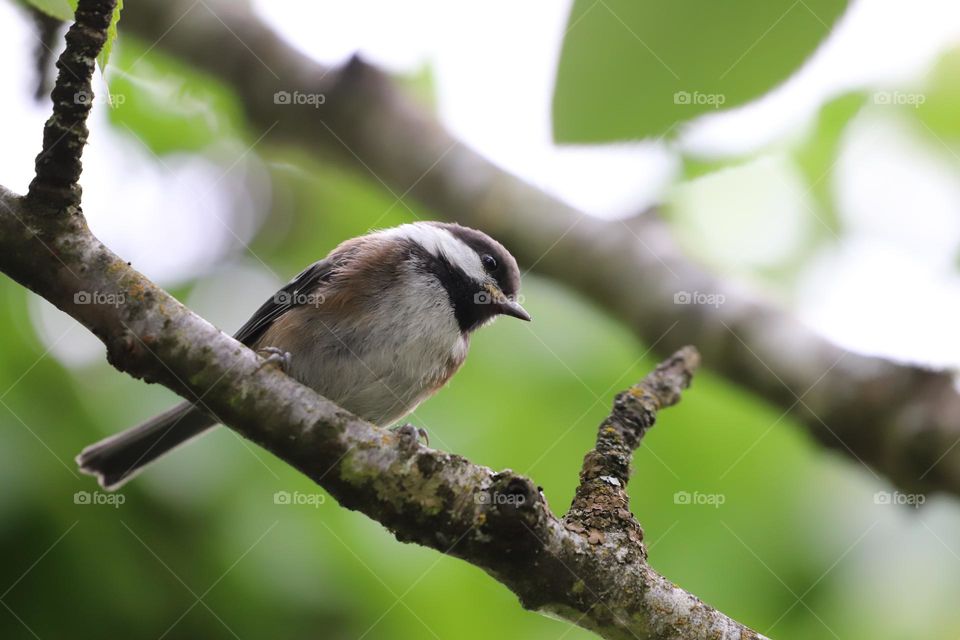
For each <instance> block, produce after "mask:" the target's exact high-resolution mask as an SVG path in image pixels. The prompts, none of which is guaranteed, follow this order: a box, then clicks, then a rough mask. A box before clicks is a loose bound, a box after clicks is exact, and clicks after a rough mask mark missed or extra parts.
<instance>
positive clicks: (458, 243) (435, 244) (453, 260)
mask: <svg viewBox="0 0 960 640" xmlns="http://www.w3.org/2000/svg"><path fill="white" fill-rule="evenodd" d="M382 233H384V234H385V235H386V236H388V237H403V238H409V239H410V240H413V241H415V242H417V243H419V244H420V246H422V247H423V248H424V249H426V250H427V251H429V252H430V253H432V254H433V255H435V256H440V255H443V256H444V257H446V259H447V260H448V261H449V262H450V264H452V265H453V266H455V267H458V268H459V269H461V270H462V271H463V272H464V273H466V274H467V276H468V277H470V278H472V279H473V280H476V281H477V282H483V281H485V280H487V272H486V270H485V269H484V268H483V263H482V262H480V256H478V255H477V252H476V251H474V250H473V249H471V248H470V247H469V246H467V244H466V243H465V242H463V241H462V240H460V239H459V238H457V237H456V236H454V235H453V234H452V233H450V232H449V231H447V230H446V229H443V228H441V227H438V226H436V225H432V224H429V223H423V222H414V223H412V224H403V225H400V226H399V227H394V228H393V229H387V230H386V231H383V232H382Z"/></svg>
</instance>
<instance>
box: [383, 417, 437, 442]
mask: <svg viewBox="0 0 960 640" xmlns="http://www.w3.org/2000/svg"><path fill="white" fill-rule="evenodd" d="M390 431H393V432H394V433H396V434H397V435H398V436H400V437H402V438H408V439H409V441H410V442H420V441H421V440H423V444H425V445H428V446H429V444H430V435H429V434H428V433H427V430H426V429H424V428H423V427H415V426H413V425H412V424H410V423H409V422H408V423H406V424H399V425H397V426H395V427H392V428H391V429H390Z"/></svg>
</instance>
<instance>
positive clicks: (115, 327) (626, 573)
mask: <svg viewBox="0 0 960 640" xmlns="http://www.w3.org/2000/svg"><path fill="white" fill-rule="evenodd" d="M112 9H113V3H112V2H111V1H110V0H80V4H79V8H78V11H77V23H76V24H75V25H74V27H72V28H71V30H70V33H72V34H74V35H73V36H70V35H68V37H67V50H66V51H65V52H64V54H63V56H61V62H64V64H62V65H60V75H59V77H58V79H57V86H56V87H55V89H54V91H53V98H54V101H53V102H54V108H53V116H52V117H51V119H50V121H49V122H48V123H47V127H46V128H45V132H52V131H56V132H59V133H61V134H62V135H60V136H54V135H45V136H44V147H43V152H42V153H41V156H40V158H39V159H38V162H37V174H36V178H35V180H34V181H33V183H32V184H31V187H30V192H29V194H28V195H27V196H18V195H16V194H13V193H11V192H9V191H8V190H6V189H4V188H3V187H0V270H2V271H3V272H4V273H6V274H7V275H8V276H10V277H11V278H13V279H14V280H16V281H17V282H19V283H21V284H22V285H24V286H26V287H29V288H30V289H31V290H33V291H34V292H36V293H37V294H39V295H41V296H43V297H45V298H46V299H47V300H49V301H50V302H52V303H53V304H55V305H56V306H57V307H59V308H60V309H62V310H64V311H65V312H67V313H69V314H70V315H72V316H73V317H74V318H76V319H77V320H79V321H80V322H81V323H83V324H84V325H85V326H86V327H88V328H89V329H90V330H91V331H93V332H94V333H95V334H96V335H97V336H98V337H99V338H100V339H101V340H102V341H103V342H104V344H105V345H106V347H107V355H108V359H109V360H110V362H111V363H112V364H113V365H114V366H115V367H117V368H118V369H119V370H121V371H125V372H127V373H129V374H130V375H133V376H135V377H138V378H143V379H146V380H150V381H155V382H159V383H161V384H164V385H165V386H167V387H169V388H170V389H172V390H174V391H176V392H177V393H179V394H181V395H182V396H183V397H185V398H187V399H190V400H194V401H197V400H198V399H199V398H200V396H203V402H202V405H203V406H204V407H205V408H206V409H207V410H208V411H210V412H211V413H213V414H214V415H215V416H217V417H218V418H219V419H220V420H222V421H223V422H224V423H225V424H227V425H228V426H230V427H231V428H233V429H235V430H236V431H237V432H239V433H240V434H242V435H243V436H245V437H247V438H249V439H251V440H253V441H254V442H256V443H258V444H260V445H261V446H263V447H264V448H266V449H267V450H269V451H271V452H272V453H274V454H275V455H277V456H278V457H279V458H281V459H283V460H284V461H286V462H287V463H288V464H290V465H291V466H293V467H295V468H296V469H298V470H300V471H301V472H303V473H304V474H305V475H307V476H309V477H310V478H312V479H313V480H315V481H316V482H317V483H318V484H319V485H321V486H323V487H324V488H325V489H327V490H328V491H329V492H330V493H331V495H333V496H334V497H335V498H336V499H337V500H338V502H339V503H340V504H342V505H343V506H345V507H347V508H350V509H356V510H358V511H361V512H363V513H365V514H366V515H368V516H370V517H371V518H373V519H375V520H377V521H379V522H380V523H382V524H383V525H384V526H386V527H387V528H388V529H389V530H390V531H392V532H393V533H394V534H395V535H396V536H397V538H398V539H399V540H401V541H406V542H416V543H419V544H422V545H424V546H428V547H431V548H434V549H437V550H438V551H441V552H443V553H448V554H451V555H454V556H457V557H460V558H463V559H464V560H466V561H468V562H471V563H472V564H475V565H476V566H478V567H481V568H483V569H484V570H486V571H487V572H488V573H489V574H490V575H491V576H493V577H494V578H496V579H497V580H499V581H500V582H502V583H503V584H505V585H506V586H507V587H509V588H510V589H511V590H513V592H514V593H516V594H517V595H518V596H519V597H520V600H521V602H522V603H523V604H524V606H525V607H527V608H530V609H535V610H539V611H542V612H545V613H549V614H551V615H555V616H559V617H561V618H564V619H566V620H569V621H571V622H573V623H574V624H578V625H580V626H583V627H585V628H587V629H591V630H593V631H595V632H596V633H598V634H599V635H601V636H603V637H605V638H618V639H619V638H641V639H643V638H658V639H659V638H662V639H678V640H679V639H681V638H683V639H691V638H695V639H704V640H706V639H707V638H730V639H733V638H760V637H761V636H759V635H758V634H757V633H755V632H753V631H751V630H750V629H748V628H746V627H744V626H743V625H741V624H739V623H737V622H735V621H733V620H731V619H730V618H728V617H726V616H725V615H723V614H722V613H720V612H718V611H717V610H715V609H713V608H711V607H709V606H707V605H705V604H703V603H702V602H701V601H700V600H698V599H697V598H696V597H695V596H693V595H691V594H689V593H687V592H685V591H683V590H682V589H680V588H678V587H676V586H675V585H673V584H671V583H670V582H669V581H668V580H667V579H666V578H664V577H663V576H660V575H659V574H657V573H656V572H655V571H654V570H653V569H652V568H650V566H649V565H648V564H647V563H646V554H645V552H644V550H643V546H642V529H641V528H640V525H639V524H638V523H637V522H636V521H635V520H634V518H633V516H632V515H631V514H630V512H629V509H628V505H627V496H626V493H625V489H626V483H627V479H628V475H629V473H628V470H629V465H630V460H631V458H632V455H633V451H634V449H635V448H636V447H637V445H638V444H639V442H640V439H641V438H642V437H643V434H644V433H645V432H646V430H647V429H649V428H650V427H651V426H652V424H653V420H654V418H655V416H656V413H657V411H658V410H659V409H660V408H661V407H665V406H669V405H671V404H673V403H675V402H676V401H677V400H678V399H679V395H680V391H681V389H683V388H685V387H686V386H687V385H688V384H689V381H690V378H691V376H692V374H693V370H694V369H695V368H696V366H697V364H698V361H699V356H698V354H697V352H696V351H695V350H694V349H693V348H690V347H688V348H685V349H683V350H681V351H679V352H678V353H677V354H675V355H674V356H673V357H671V358H670V359H669V360H667V361H666V362H665V363H664V364H662V365H661V366H660V367H658V368H657V369H656V370H655V371H654V372H653V373H651V374H650V375H649V376H648V377H647V378H645V379H644V381H643V382H641V383H640V384H639V385H638V386H636V387H634V388H632V389H630V390H628V391H626V392H624V393H622V394H621V395H620V396H618V398H617V401H616V404H615V406H614V411H613V413H612V414H611V415H610V417H609V418H608V419H607V420H606V421H604V423H603V424H602V425H601V427H600V431H599V434H598V439H597V446H596V450H595V451H592V452H591V453H589V454H588V455H587V457H586V459H585V462H584V470H583V474H582V483H581V487H580V489H579V490H578V491H577V498H576V500H575V502H574V508H572V509H571V512H570V515H569V516H568V518H566V519H564V520H561V519H558V518H557V517H556V516H554V515H553V513H552V512H551V511H550V509H549V508H548V506H547V503H546V500H545V498H544V497H543V495H542V494H541V492H540V490H539V488H538V487H537V486H536V485H535V484H534V483H533V482H532V481H531V480H530V479H528V478H525V477H523V476H520V475H518V474H515V473H513V472H512V471H509V470H507V471H502V472H497V473H495V472H493V471H492V470H490V469H488V468H486V467H483V466H479V465H476V464H473V463H471V462H469V461H468V460H466V459H464V458H462V457H460V456H456V455H452V454H448V453H444V452H441V451H437V450H434V449H430V448H428V447H426V446H424V445H422V444H421V443H420V442H419V441H418V439H417V436H416V434H415V433H414V432H413V430H409V431H400V432H396V433H394V432H390V431H385V430H383V429H380V428H378V427H375V426H373V425H371V424H368V423H366V422H363V421H361V420H359V419H358V418H356V417H354V416H352V415H350V414H349V413H347V412H346V411H344V410H343V409H341V408H340V407H337V406H336V405H334V404H333V403H331V402H330V401H328V400H326V399H324V398H322V397H320V396H319V395H317V394H316V393H315V392H313V391H312V390H310V389H308V388H306V387H304V386H302V385H300V384H299V383H297V382H296V381H294V380H293V379H292V378H289V377H288V376H286V375H284V374H283V373H282V372H281V371H280V370H278V369H276V368H274V367H271V366H264V361H263V360H261V359H260V358H259V357H258V356H257V355H256V354H254V353H253V352H252V351H250V350H249V349H247V348H246V347H244V346H243V345H241V344H240V343H238V342H236V341H235V340H234V339H233V338H231V337H229V336H227V335H225V334H223V333H222V332H220V331H218V330H217V329H216V328H215V327H213V326H212V325H210V324H209V323H208V322H206V321H205V320H203V319H202V318H200V317H198V316H196V315H195V314H193V313H192V312H190V311H189V310H188V309H187V308H186V307H184V306H183V305H182V304H180V303H179V302H177V301H176V300H175V299H173V298H172V297H171V296H170V295H169V294H167V293H166V292H165V291H163V290H162V289H160V288H159V287H157V286H156V285H154V284H153V283H152V282H150V281H149V280H147V279H146V278H145V277H144V276H143V275H141V274H140V273H138V272H137V271H136V270H134V269H133V268H131V267H130V265H129V264H128V263H126V262H124V261H123V260H122V259H121V258H119V257H118V256H116V255H115V254H114V253H112V252H111V251H110V250H109V249H108V248H107V247H106V246H104V245H103V244H102V243H101V242H100V241H99V240H98V239H97V238H96V237H95V236H94V235H93V234H92V233H91V232H90V231H89V229H88V228H87V226H86V223H85V221H84V218H83V215H82V213H81V210H80V206H79V205H80V188H79V184H78V179H79V176H80V154H81V151H82V147H83V144H84V143H85V142H86V129H85V124H84V122H85V118H86V115H87V111H88V109H87V108H80V107H86V106H88V105H78V104H77V103H76V102H73V101H71V100H68V99H67V94H68V93H69V91H74V90H82V91H89V89H90V77H91V74H92V72H93V61H94V59H95V57H96V55H97V52H98V51H99V49H100V46H101V45H102V42H103V32H104V31H105V30H106V28H107V24H108V22H109V16H110V13H111V12H112ZM67 76H70V77H69V78H68V77H67ZM90 95H92V93H91V94H90Z"/></svg>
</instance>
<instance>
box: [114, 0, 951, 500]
mask: <svg viewBox="0 0 960 640" xmlns="http://www.w3.org/2000/svg"><path fill="white" fill-rule="evenodd" d="M189 6H190V4H189V3H188V2H183V1H163V2H161V1H159V0H144V1H143V2H138V3H135V4H134V5H132V6H131V7H130V8H129V10H128V11H127V12H126V14H125V18H124V26H125V27H126V28H127V29H129V30H130V31H131V32H133V33H136V34H137V35H140V36H142V37H143V38H146V39H148V40H150V41H151V42H152V41H155V40H157V39H159V45H158V46H159V47H160V48H163V49H165V50H166V51H168V52H170V53H172V54H174V55H176V56H179V57H181V58H183V59H184V60H186V61H188V62H190V63H191V64H193V65H195V66H197V67H199V68H201V69H203V70H205V71H207V72H209V73H211V74H213V75H214V76H216V77H217V78H219V79H220V80H221V81H223V82H225V83H227V84H228V85H229V86H231V87H233V89H234V90H235V91H236V92H237V93H238V95H239V96H240V98H241V100H242V103H243V105H244V107H245V108H246V110H247V115H248V117H249V118H250V120H251V121H252V122H254V123H256V124H257V125H259V126H260V127H261V128H263V129H267V128H268V127H272V129H271V132H270V136H269V138H270V139H271V140H272V141H274V142H277V141H282V142H285V143H288V144H292V145H297V146H300V147H302V148H305V149H307V150H309V151H311V152H322V153H327V154H331V153H332V154H335V155H336V157H337V158H338V160H340V161H344V162H346V163H348V164H351V165H352V166H354V168H355V169H356V170H358V171H360V172H361V173H368V172H372V173H373V174H374V175H375V176H376V177H377V178H378V179H379V180H381V181H383V182H384V183H385V184H387V185H389V186H390V188H391V189H392V190H393V191H395V192H396V193H403V194H407V193H409V195H410V196H411V197H413V198H415V199H417V200H419V201H420V202H421V203H423V204H424V205H426V206H427V207H428V208H429V209H431V210H432V211H434V212H436V213H437V214H438V215H441V216H443V217H446V218H447V219H450V220H456V221H459V222H461V223H463V224H467V225H470V226H474V227H477V228H481V229H484V230H486V231H488V232H489V233H490V234H491V235H493V236H494V237H497V238H499V239H500V240H501V241H503V242H504V243H505V244H506V245H507V246H509V247H510V249H511V250H512V251H513V252H514V254H516V255H517V257H518V258H519V259H520V261H521V263H523V264H526V265H531V266H532V268H534V269H535V270H536V271H537V272H539V273H541V274H543V275H545V276H548V277H550V278H553V279H555V280H557V281H559V282H562V283H564V284H566V285H568V286H570V287H573V288H574V289H575V290H577V291H579V292H580V293H581V294H583V295H584V296H586V297H588V298H589V299H591V300H593V301H595V302H596V303H597V304H599V305H600V306H601V307H602V308H604V309H606V310H607V311H608V312H610V313H611V314H612V315H614V316H616V317H618V318H620V319H621V320H622V321H623V322H624V323H626V324H627V325H628V326H630V327H631V328H632V329H633V330H634V332H635V333H636V334H637V335H638V336H639V337H640V338H641V339H642V340H644V341H645V342H647V343H648V344H653V345H655V348H656V349H657V350H658V352H659V353H660V354H662V355H663V354H667V353H670V352H671V351H672V350H674V349H676V348H678V347H679V346H680V345H683V344H688V343H693V344H697V345H699V346H700V349H701V350H702V351H703V352H704V354H705V357H706V358H707V360H708V361H709V362H710V363H711V366H713V367H714V368H715V369H716V370H717V371H718V372H719V373H721V374H722V375H724V376H726V377H727V378H729V379H731V380H733V381H735V382H737V383H740V384H742V385H743V386H745V387H747V388H748V389H750V390H751V391H753V392H755V393H757V394H759V395H760V396H762V397H764V398H767V399H768V400H769V401H771V402H773V403H775V404H777V405H779V406H780V407H782V408H783V409H784V412H785V413H792V414H793V415H794V416H795V417H796V418H797V419H798V420H799V421H801V422H802V423H803V424H804V425H805V426H806V427H807V429H808V431H809V433H810V434H812V435H813V436H814V437H815V438H816V439H817V440H818V441H820V442H821V443H823V444H824V445H825V446H827V447H830V448H833V449H836V450H837V451H839V452H840V453H841V454H843V455H846V456H848V457H849V458H851V459H852V460H855V461H857V462H858V463H860V464H864V465H866V466H868V467H869V468H870V469H873V470H876V471H877V472H879V473H882V474H885V475H886V476H887V477H888V478H889V479H890V480H891V481H893V482H894V483H895V484H897V485H899V486H900V487H902V488H904V489H906V490H923V491H948V492H951V493H954V494H956V495H960V447H957V446H955V445H956V444H957V442H958V440H960V395H958V394H957V392H956V390H955V388H954V386H953V377H952V375H951V374H950V373H949V372H938V371H930V370H926V369H923V368H920V367H914V366H908V365H904V364H899V363H895V362H891V361H889V360H884V359H881V358H875V357H867V356H863V355H858V354H855V353H851V352H848V351H845V350H843V349H840V348H838V347H837V346H835V345H833V344H831V343H830V342H828V341H827V340H825V339H823V338H822V337H821V336H819V335H817V334H815V333H813V332H812V331H810V330H809V329H808V328H806V327H804V326H803V325H802V324H801V323H800V322H798V321H797V320H796V319H794V318H793V317H791V316H790V315H789V314H786V313H784V312H783V311H782V310H780V309H778V308H776V307H774V306H772V305H770V304H768V303H766V302H764V301H762V300H758V299H755V298H753V297H751V296H749V295H747V294H745V293H744V292H742V291H738V290H734V289H733V288H731V287H729V286H727V285H726V284H725V283H723V282H722V281H720V280H719V279H718V278H716V277H714V276H713V275H711V274H709V273H707V272H706V271H704V270H703V269H701V268H700V267H699V266H698V265H697V264H695V263H694V262H692V261H691V260H689V259H688V258H687V257H685V256H684V255H683V254H682V253H681V252H680V251H679V249H678V248H677V246H676V244H675V243H674V242H673V240H672V238H671V236H670V233H669V230H668V229H667V228H666V226H665V225H664V224H663V223H662V222H661V221H660V220H659V219H658V218H657V216H656V215H654V214H653V213H652V212H651V213H649V214H646V215H643V216H640V217H638V218H636V219H634V220H631V221H628V222H621V221H604V220H598V219H595V218H591V217H589V216H587V215H586V214H585V213H584V212H582V211H579V210H577V209H575V208H573V207H571V206H569V205H567V204H566V203H564V202H561V201H559V200H557V199H556V198H553V197H551V196H549V195H548V194H546V193H544V192H542V191H540V190H539V189H537V188H535V187H533V186H531V185H529V184H526V183H524V182H523V181H522V180H520V179H518V178H517V177H515V176H513V175H511V174H509V173H507V172H506V171H503V170H502V169H500V168H499V167H497V166H495V165H493V164H492V163H490V162H489V161H488V160H486V159H484V158H483V157H481V156H480V155H479V154H477V153H476V152H474V151H473V150H471V149H470V148H468V147H466V146H465V145H464V144H463V143H461V142H459V141H458V140H456V139H455V138H453V137H452V136H451V135H450V134H449V133H448V132H447V131H446V130H444V129H443V127H442V126H441V125H440V124H439V123H438V122H437V121H436V119H435V118H434V117H433V116H432V115H430V114H429V113H426V112H425V111H424V110H423V109H421V108H420V107H419V106H417V105H416V104H414V103H413V102H412V101H411V100H409V99H408V98H407V97H406V96H404V95H402V93H401V92H399V91H398V90H397V88H396V87H395V85H394V84H393V83H392V82H391V81H390V80H389V78H387V77H386V75H385V74H383V73H382V72H380V71H379V70H377V69H375V68H373V67H371V66H369V65H367V64H365V63H364V62H362V61H360V60H358V59H354V60H352V61H351V62H350V63H349V64H347V65H345V66H344V67H342V68H339V69H329V68H326V67H324V66H323V65H320V64H317V63H316V62H313V61H312V60H310V59H309V58H307V57H306V56H304V55H302V54H300V53H299V52H298V51H296V50H295V49H293V48H292V47H290V46H289V45H287V44H286V43H285V42H284V41H283V40H282V39H281V38H280V37H279V36H277V35H276V34H275V33H273V32H272V31H271V30H270V29H269V28H267V27H266V26H265V25H263V23H262V22H261V21H260V20H259V19H258V18H257V17H256V16H255V15H253V14H252V13H251V12H250V11H249V9H247V8H245V7H242V6H238V5H236V4H232V3H222V2H210V3H206V4H205V6H207V7H208V8H209V9H210V10H209V11H207V10H199V9H193V10H191V9H190V8H189ZM213 12H216V15H215V14H214V13H213ZM185 13H186V14H188V15H186V17H184V14H185ZM181 18H182V19H181ZM174 23H176V26H175V27H172V26H171V25H173V24H174ZM224 25H226V28H229V30H230V32H232V33H233V34H235V35H236V36H237V37H236V38H232V37H231V38H224V37H221V36H222V35H223V33H225V32H226V28H225V27H224ZM241 41H242V44H241ZM294 90H298V91H301V92H304V93H322V94H324V96H325V98H326V100H325V103H324V104H323V105H322V106H321V107H320V108H319V109H316V108H314V107H313V106H301V107H298V106H296V105H289V104H283V105H278V104H275V102H274V94H275V93H276V92H278V91H288V92H292V91H294ZM584 264H588V265H590V268H589V269H585V268H583V265H584ZM626 283H629V286H626ZM682 292H708V293H712V294H719V295H722V296H724V298H725V303H724V304H723V305H721V306H719V307H718V308H714V307H712V306H707V305H697V304H676V303H675V300H674V296H675V295H677V294H678V293H682Z"/></svg>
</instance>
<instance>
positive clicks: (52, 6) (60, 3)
mask: <svg viewBox="0 0 960 640" xmlns="http://www.w3.org/2000/svg"><path fill="white" fill-rule="evenodd" d="M26 2H27V4H29V5H30V6H31V7H33V8H34V9H36V10H37V11H42V12H43V13H45V14H47V15H48V16H53V17H54V18H56V19H57V20H63V21H64V22H70V21H71V20H73V14H74V12H75V11H76V10H77V0H26Z"/></svg>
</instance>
